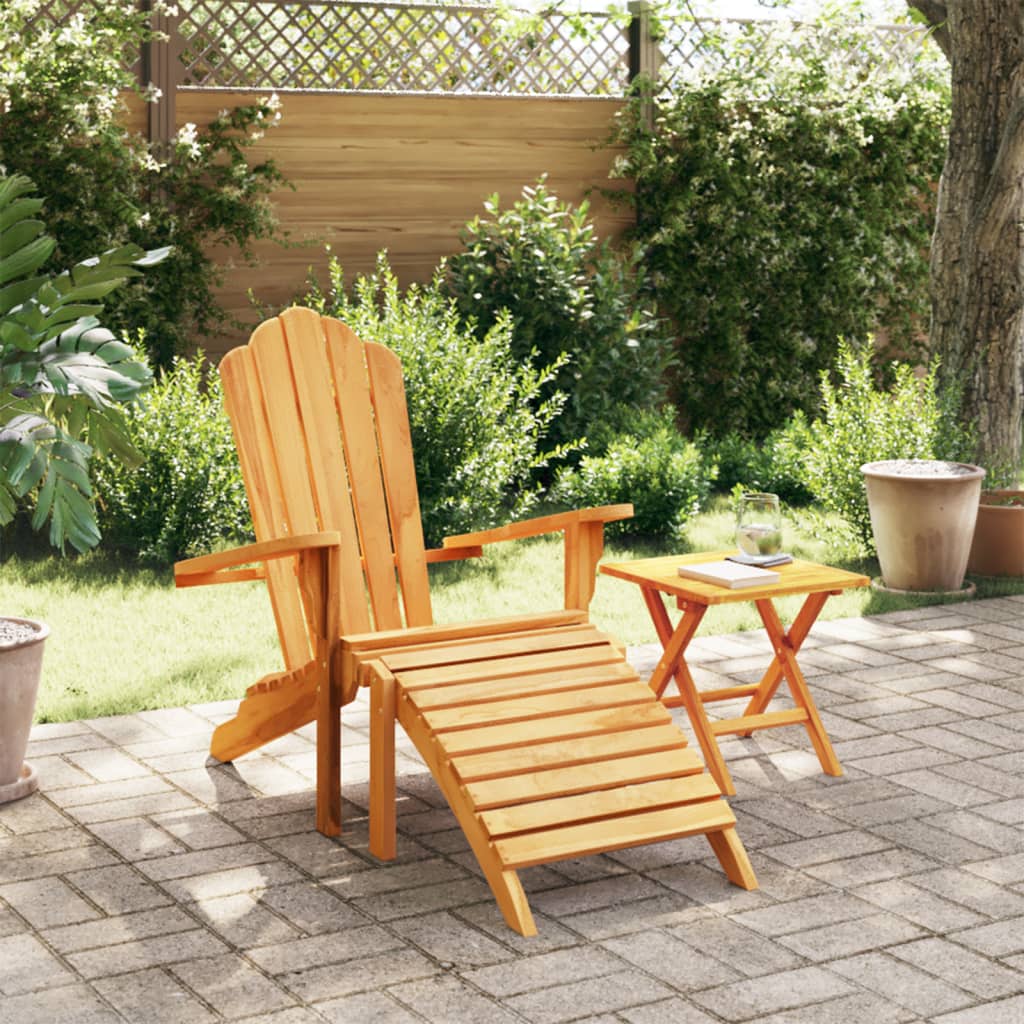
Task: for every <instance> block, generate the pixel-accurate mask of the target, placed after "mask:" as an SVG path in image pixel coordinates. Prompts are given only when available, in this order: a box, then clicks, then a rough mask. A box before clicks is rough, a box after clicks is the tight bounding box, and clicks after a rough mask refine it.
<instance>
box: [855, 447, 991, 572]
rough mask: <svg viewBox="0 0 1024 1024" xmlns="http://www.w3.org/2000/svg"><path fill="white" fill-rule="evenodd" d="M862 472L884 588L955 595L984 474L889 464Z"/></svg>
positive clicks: (938, 465) (916, 463) (975, 469)
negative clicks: (944, 592)
mask: <svg viewBox="0 0 1024 1024" xmlns="http://www.w3.org/2000/svg"><path fill="white" fill-rule="evenodd" d="M861 472H862V473H863V474H864V484H865V486H866V488H867V492H868V508H869V510H870V512H871V530H872V532H873V533H874V535H875V547H876V548H877V550H878V561H879V564H880V565H881V568H882V580H883V582H884V583H885V586H886V587H889V588H890V589H893V590H911V591H914V590H916V591H933V592H934V591H948V592H952V591H958V590H959V589H960V587H961V586H962V585H963V582H964V575H965V573H966V572H967V556H968V555H969V554H970V551H971V539H972V537H973V536H974V523H975V520H976V519H977V516H978V499H979V497H980V495H981V481H982V480H983V479H984V478H985V470H983V469H982V468H981V467H980V466H971V465H967V464H966V463H962V462H940V461H937V460H933V459H892V460H889V461H887V462H869V463H867V464H866V465H864V466H861Z"/></svg>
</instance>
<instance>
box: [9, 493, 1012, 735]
mask: <svg viewBox="0 0 1024 1024" xmlns="http://www.w3.org/2000/svg"><path fill="white" fill-rule="evenodd" d="M785 529H786V537H787V543H786V547H787V549H788V550H791V551H792V552H793V554H795V555H797V556H798V557H801V558H809V559H813V560H815V561H828V562H831V563H832V564H836V565H842V566H843V567H845V568H850V569H854V570H857V571H862V572H865V573H867V574H869V575H877V566H876V565H874V564H872V563H861V562H857V561H855V560H851V559H850V558H849V557H848V556H844V554H843V552H842V551H841V550H838V549H837V548H836V546H835V545H834V544H832V545H830V544H829V543H828V540H827V537H828V536H829V530H828V529H827V526H826V528H825V529H822V527H821V525H820V524H815V525H813V526H812V525H810V524H808V523H806V522H803V521H801V520H800V519H799V518H797V519H796V520H794V519H788V520H787V521H786V524H785ZM732 531H733V520H732V517H731V515H730V514H729V512H728V511H727V509H726V506H725V503H724V501H723V502H720V503H719V504H718V505H716V507H715V508H713V509H712V510H711V511H709V512H707V513H705V514H703V515H701V516H699V517H698V518H697V519H695V520H694V521H693V522H692V523H691V526H690V530H689V533H688V536H687V542H686V544H685V545H683V544H679V545H674V546H670V547H664V546H662V547H655V546H651V545H639V544H630V545H626V544H622V543H610V544H609V545H608V547H607V550H606V552H605V559H606V560H608V561H621V560H625V559H629V558H647V557H653V556H655V555H661V554H669V553H671V551H672V550H673V549H674V550H684V549H685V550H693V551H700V550H711V549H714V548H726V547H730V546H732ZM823 538H826V539H823ZM431 581H432V592H433V600H434V615H435V619H436V620H437V621H438V622H455V621H459V620H464V619H473V618H483V617H489V616H498V615H509V614H515V613H517V612H527V611H537V610H542V609H544V608H558V607H560V606H561V603H562V551H561V540H560V538H557V539H541V540H536V541H523V542H518V543H514V544H497V545H493V546H492V547H491V548H490V549H489V550H488V552H487V554H486V555H485V557H484V558H482V559H474V560H473V561H471V562H465V563H449V564H444V565H437V566H434V567H432V568H431ZM978 584H979V586H978V591H979V596H993V595H997V594H1004V593H1019V592H1024V581H1020V582H1017V581H994V580H979V581H978ZM925 603H928V602H927V601H925V600H921V599H917V600H908V599H899V598H894V597H891V596H889V595H883V594H878V593H875V592H874V591H871V590H869V589H864V590H858V591H846V592H845V593H843V594H842V595H840V596H839V597H834V598H832V599H831V600H830V601H829V602H828V604H827V605H826V606H825V611H824V613H823V617H825V618H842V617H845V616H850V615H860V614H865V613H876V612H883V611H890V610H893V609H897V608H906V607H912V606H914V605H915V604H918V605H919V604H925ZM799 604H800V598H784V599H782V600H781V601H780V602H779V608H780V612H781V614H782V615H783V617H784V618H788V617H791V616H792V615H793V614H795V612H796V609H797V608H798V607H799ZM0 612H2V613H4V614H9V615H23V616H27V617H29V618H38V619H42V620H44V621H45V622H47V623H48V624H49V625H50V628H51V630H52V632H51V636H50V639H49V640H48V641H47V648H46V655H45V658H44V663H43V680H42V684H41V688H40V695H39V701H38V705H37V719H38V720H39V721H43V722H58V721H71V720H74V719H78V718H90V717H95V716H101V715H114V714H124V713H127V712H131V711H136V710H141V709H146V708H159V707H176V706H180V705H183V704H190V703H199V702H204V701H211V700H220V699H223V698H228V697H239V696H241V695H242V693H243V692H244V691H245V688H246V687H247V686H249V685H250V684H252V683H253V682H255V681H256V680H257V679H258V678H259V677H260V676H262V675H265V674H266V673H268V672H273V671H275V670H277V669H279V668H280V667H281V661H280V654H279V651H278V646H277V637H276V633H275V630H274V623H273V616H272V615H271V612H270V604H269V601H268V600H267V596H266V591H265V589H264V587H263V585H262V584H256V583H239V584H232V585H229V586H216V587H198V588H192V589H188V590H180V591H179V590H175V589H174V584H173V580H172V578H171V574H170V572H169V571H154V570H150V569H140V568H137V567H134V566H131V565H128V564H125V563H123V562H119V561H117V560H115V559H113V558H111V557H110V556H106V555H102V554H91V555H88V556H85V557H81V558H68V559H59V558H56V557H47V558H38V559H24V558H16V557H15V558H10V559H8V560H7V561H6V562H4V563H3V565H2V566H0ZM591 616H592V618H593V620H594V622H595V623H597V625H598V626H600V627H601V628H602V629H606V630H608V631H609V632H610V633H612V634H614V635H615V636H618V637H620V638H622V639H623V640H626V641H627V642H629V643H646V642H650V641H652V640H654V639H655V636H654V630H653V627H652V626H651V623H650V620H649V619H648V617H647V612H646V610H645V608H644V606H643V602H642V601H641V599H640V594H639V591H638V590H637V588H636V587H635V586H633V585H632V584H629V583H625V582H623V581H621V580H615V579H612V578H610V577H607V576H599V577H598V582H597V592H596V594H595V597H594V602H593V605H592V606H591ZM759 627H760V620H759V618H758V616H757V612H756V610H755V609H754V607H753V605H751V604H748V603H746V602H742V603H738V604H734V605H729V606H726V607H720V608H713V609H712V610H711V611H710V612H709V613H708V615H707V617H706V618H705V620H704V624H703V625H702V626H701V632H702V633H705V634H707V633H725V632H734V631H736V630H741V629H756V628H759Z"/></svg>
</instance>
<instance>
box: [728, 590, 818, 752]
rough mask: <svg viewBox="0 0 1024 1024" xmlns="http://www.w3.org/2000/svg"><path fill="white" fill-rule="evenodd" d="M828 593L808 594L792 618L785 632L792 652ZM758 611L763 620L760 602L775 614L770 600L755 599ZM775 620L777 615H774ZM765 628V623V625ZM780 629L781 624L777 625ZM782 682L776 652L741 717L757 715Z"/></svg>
mask: <svg viewBox="0 0 1024 1024" xmlns="http://www.w3.org/2000/svg"><path fill="white" fill-rule="evenodd" d="M828 597H829V595H828V594H827V593H826V594H809V595H808V596H807V599H806V600H805V601H804V603H803V606H802V607H801V609H800V611H799V613H798V614H797V617H796V618H795V619H794V620H793V625H792V626H790V628H789V632H788V633H787V634H786V638H787V640H788V641H789V644H790V646H791V647H792V649H793V653H794V654H796V652H797V651H799V650H800V648H801V647H802V646H803V642H804V640H806V639H807V634H808V633H810V631H811V627H812V626H813V625H814V623H815V621H816V620H817V618H818V615H819V614H821V609H822V608H824V607H825V602H826V601H827V600H828ZM755 604H756V605H757V609H758V611H759V612H760V613H761V621H762V622H764V616H765V612H764V610H763V609H762V608H761V605H762V604H765V605H767V606H768V608H770V609H771V613H772V614H773V615H774V614H775V609H774V607H772V603H771V601H756V602H755ZM775 618H776V621H777V620H778V616H777V615H776V616H775ZM765 628H766V629H767V628H768V627H767V624H766V625H765ZM779 628H780V630H781V626H780V627H779ZM768 636H769V638H770V639H771V631H770V630H769V632H768ZM772 646H773V648H774V646H775V641H774V639H772ZM781 682H782V663H781V662H780V660H779V657H778V654H777V653H776V656H775V658H774V659H773V660H772V663H771V665H769V666H768V670H767V671H766V672H765V674H764V675H763V676H762V677H761V682H760V683H758V687H757V692H756V693H755V694H754V696H753V697H751V699H750V703H749V704H748V705H747V706H746V708H744V710H743V717H744V718H745V717H746V716H747V715H759V714H761V712H762V711H764V710H765V708H767V707H768V705H769V704H770V703H771V700H772V697H774V696H775V692H776V691H777V690H778V688H779V684H780V683H781ZM742 735H743V736H747V737H749V736H750V735H751V733H749V732H745V733H742Z"/></svg>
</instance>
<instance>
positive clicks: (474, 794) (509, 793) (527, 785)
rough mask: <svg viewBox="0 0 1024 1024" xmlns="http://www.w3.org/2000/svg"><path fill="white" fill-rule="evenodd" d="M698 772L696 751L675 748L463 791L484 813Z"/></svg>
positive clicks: (493, 781)
mask: <svg viewBox="0 0 1024 1024" xmlns="http://www.w3.org/2000/svg"><path fill="white" fill-rule="evenodd" d="M702 771H704V762H703V761H702V760H701V758H700V754H698V753H697V751H696V750H693V749H691V748H690V747H677V748H673V749H670V750H659V751H656V752H654V753H651V754H635V755H633V756H632V757H614V758H609V759H606V760H602V761H593V762H590V763H588V764H579V765H575V766H573V767H572V768H551V769H547V770H544V771H536V772H529V773H527V774H524V775H512V776H509V777H508V778H501V779H489V780H486V781H483V782H471V783H469V784H468V785H466V787H465V789H466V792H467V793H468V794H469V796H470V798H471V799H472V801H473V806H474V807H476V808H477V810H480V811H485V810H490V809H492V808H495V807H506V806H508V805H510V804H517V803H525V802H528V801H531V800H543V799H547V798H549V797H556V796H572V795H573V794H574V793H590V792H594V791H595V790H599V789H607V788H609V787H611V786H624V785H630V784H632V783H637V782H651V781H653V780H654V779H667V778H678V777H681V776H687V775H694V774H699V773H700V772H702Z"/></svg>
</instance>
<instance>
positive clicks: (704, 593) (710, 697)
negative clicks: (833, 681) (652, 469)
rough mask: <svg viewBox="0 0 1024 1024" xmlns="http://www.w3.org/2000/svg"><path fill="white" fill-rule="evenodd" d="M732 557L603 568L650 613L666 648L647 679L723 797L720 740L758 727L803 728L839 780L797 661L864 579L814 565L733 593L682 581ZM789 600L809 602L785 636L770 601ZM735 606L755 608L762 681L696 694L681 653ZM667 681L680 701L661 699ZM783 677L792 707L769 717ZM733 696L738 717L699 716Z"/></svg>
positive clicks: (797, 564) (728, 784) (725, 781)
mask: <svg viewBox="0 0 1024 1024" xmlns="http://www.w3.org/2000/svg"><path fill="white" fill-rule="evenodd" d="M733 553H734V552H732V551H718V552H703V553H699V554H690V555H670V556H667V557H665V558H648V559H642V560H639V561H635V562H612V563H606V564H603V565H602V566H601V567H600V569H601V572H603V573H605V574H607V575H608V576H615V577H617V578H618V579H623V580H628V581H630V582H632V583H636V584H637V585H638V586H639V587H640V592H641V593H642V594H643V598H644V602H645V603H646V605H647V610H648V611H649V612H650V614H651V618H652V620H653V621H654V628H655V629H656V630H657V633H658V639H659V640H660V641H661V644H662V647H663V648H664V653H663V654H662V656H661V659H660V660H659V661H658V664H657V667H656V668H655V669H654V673H653V675H652V676H651V680H650V686H651V689H652V690H654V692H655V693H656V694H657V695H658V697H659V698H660V699H661V700H662V701H663V702H664V703H665V705H666V706H667V707H679V706H683V707H685V708H686V712H687V714H688V715H689V716H690V723H691V724H692V726H693V731H694V733H696V736H697V740H698V742H699V743H700V747H701V750H702V751H703V752H704V759H705V761H706V762H707V766H708V770H709V771H710V772H711V774H712V775H713V776H714V778H715V780H716V781H717V782H718V784H719V786H721V788H722V792H723V793H727V794H734V793H735V792H736V787H735V786H734V785H733V781H732V777H731V776H730V775H729V770H728V768H726V766H725V760H724V759H723V757H722V752H721V751H720V750H719V747H718V741H717V737H719V736H725V735H734V734H740V735H743V736H749V735H750V734H751V733H752V732H753V730H755V729H770V728H773V727H778V726H783V725H794V724H797V723H802V724H803V725H804V726H805V727H806V729H807V732H808V735H809V736H810V738H811V743H812V744H813V745H814V750H815V752H816V753H817V755H818V760H819V761H820V762H821V768H822V771H824V772H825V773H826V774H828V775H842V774H843V769H842V766H841V765H840V764H839V760H838V758H837V757H836V754H835V751H834V750H833V749H832V743H831V741H830V740H829V738H828V734H827V733H826V732H825V728H824V726H823V725H822V724H821V718H820V716H819V715H818V709H817V707H816V705H815V703H814V699H813V698H812V697H811V693H810V690H809V689H808V686H807V680H806V679H805V678H804V674H803V672H801V671H800V666H799V665H798V664H797V660H796V656H797V653H798V652H799V650H800V647H801V646H802V645H803V642H804V640H806V639H807V634H808V633H809V632H810V630H811V626H813V625H814V621H815V620H816V619H817V617H818V615H819V614H820V612H821V609H822V608H823V607H824V605H825V602H826V601H827V600H828V598H829V596H830V595H831V594H838V593H839V592H840V591H842V590H845V589H847V588H849V587H864V586H867V584H868V582H869V580H868V577H867V576H861V575H859V574H858V573H852V572H846V571H845V570H843V569H833V568H831V567H830V566H827V565H816V564H815V563H814V562H803V561H800V560H794V561H793V562H791V563H790V564H788V565H781V566H777V567H775V571H776V572H778V573H779V581H778V582H777V583H772V584H769V585H768V586H755V587H742V588H738V589H735V590H730V589H729V588H728V587H724V586H719V585H717V584H714V583H703V582H701V581H700V580H691V579H684V578H683V577H682V576H680V575H679V573H678V572H677V569H678V567H679V566H680V565H684V564H686V563H687V562H690V563H697V562H711V561H715V560H717V559H720V558H724V557H725V556H726V555H729V554H733ZM788 594H806V595H807V597H806V600H805V601H804V603H803V607H802V608H801V609H800V611H799V613H798V614H797V616H796V618H795V619H794V620H793V623H792V625H791V626H790V628H789V629H788V630H786V629H785V628H784V627H783V625H782V621H781V620H780V619H779V615H778V612H777V611H776V610H775V606H774V604H773V603H772V602H773V601H774V599H775V598H777V597H784V596H786V595H788ZM663 595H668V596H669V597H674V598H675V599H676V603H677V605H678V607H679V608H680V610H681V611H682V613H683V614H682V617H681V618H680V619H679V622H678V624H677V625H676V627H675V629H673V628H672V623H671V621H670V619H669V615H668V612H667V611H666V609H665V603H664V597H663ZM736 601H753V602H754V604H755V605H756V606H757V610H758V612H759V613H760V615H761V621H762V622H763V623H764V628H765V631H766V632H767V633H768V638H769V639H770V640H771V643H772V649H773V651H774V652H775V656H774V658H773V659H772V662H771V664H770V665H769V666H768V670H767V671H766V672H765V674H764V675H763V676H762V678H761V681H760V682H759V683H752V684H749V685H745V686H729V687H725V688H723V689H719V690H706V691H704V692H701V691H699V690H698V689H697V686H696V684H695V683H694V680H693V676H692V675H691V673H690V669H689V667H688V666H687V664H686V657H685V655H686V648H687V646H688V645H689V643H690V641H691V640H692V639H693V637H694V634H695V633H696V632H697V628H698V626H700V623H701V620H702V619H703V618H704V614H705V613H706V612H707V610H708V607H709V606H710V605H713V604H729V603H734V602H736ZM669 678H674V679H675V681H676V686H677V687H678V689H679V696H678V697H666V696H665V689H666V687H667V686H668V681H669ZM783 679H785V680H786V683H787V685H788V686H789V689H790V692H791V694H792V696H793V702H794V704H795V705H796V706H795V707H793V708H789V709H785V710H781V711H768V710H767V707H768V704H769V703H770V701H771V699H772V697H774V696H775V693H776V691H777V690H778V688H779V685H780V684H781V682H782V680H783ZM737 697H749V698H750V701H749V703H748V704H747V707H746V708H745V709H744V711H743V714H742V715H740V716H739V717H738V718H729V719H723V720H721V721H714V722H713V721H711V720H710V719H709V718H708V716H707V713H706V711H705V710H704V705H705V704H710V703H713V702H715V701H721V700H735V699H736V698H737Z"/></svg>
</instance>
